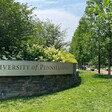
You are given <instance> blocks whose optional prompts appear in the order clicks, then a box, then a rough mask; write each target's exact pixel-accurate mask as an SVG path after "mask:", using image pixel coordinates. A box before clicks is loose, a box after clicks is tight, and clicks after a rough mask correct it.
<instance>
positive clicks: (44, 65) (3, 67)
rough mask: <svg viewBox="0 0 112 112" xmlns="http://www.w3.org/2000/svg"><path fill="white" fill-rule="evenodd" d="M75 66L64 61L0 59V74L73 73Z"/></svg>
mask: <svg viewBox="0 0 112 112" xmlns="http://www.w3.org/2000/svg"><path fill="white" fill-rule="evenodd" d="M75 71H76V66H75V64H73V63H64V62H38V61H9V60H7V61H6V60H1V61H0V76H36V75H61V74H62V75H64V74H74V73H75Z"/></svg>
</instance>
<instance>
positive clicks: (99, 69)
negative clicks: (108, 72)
mask: <svg viewBox="0 0 112 112" xmlns="http://www.w3.org/2000/svg"><path fill="white" fill-rule="evenodd" d="M98 51H99V52H98V73H99V74H100V47H99V49H98Z"/></svg>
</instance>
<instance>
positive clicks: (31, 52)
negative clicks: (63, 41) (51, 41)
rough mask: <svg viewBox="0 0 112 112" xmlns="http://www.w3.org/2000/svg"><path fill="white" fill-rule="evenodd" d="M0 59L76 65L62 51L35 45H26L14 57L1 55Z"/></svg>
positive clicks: (52, 47) (69, 54) (72, 57)
mask: <svg viewBox="0 0 112 112" xmlns="http://www.w3.org/2000/svg"><path fill="white" fill-rule="evenodd" d="M5 54H6V53H5ZM1 59H3V60H30V61H31V60H32V61H33V60H35V61H55V62H72V63H77V61H76V59H75V57H74V56H73V55H72V54H71V53H69V52H66V51H65V50H64V49H56V48H55V47H54V46H51V47H46V48H44V47H43V46H40V45H37V44H33V45H32V46H31V45H29V44H28V45H27V46H25V47H24V48H23V49H22V50H21V51H20V52H18V53H17V54H16V55H2V58H1Z"/></svg>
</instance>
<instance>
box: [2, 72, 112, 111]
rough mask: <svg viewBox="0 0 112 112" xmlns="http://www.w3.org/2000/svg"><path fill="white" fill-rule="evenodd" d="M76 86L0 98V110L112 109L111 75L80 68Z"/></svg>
mask: <svg viewBox="0 0 112 112" xmlns="http://www.w3.org/2000/svg"><path fill="white" fill-rule="evenodd" d="M80 76H81V80H82V82H81V84H80V85H79V86H77V87H73V88H70V89H68V90H63V91H60V92H56V93H50V94H46V95H43V96H32V97H22V98H16V99H8V100H0V112H112V106H111V104H112V98H111V97H112V77H110V78H109V77H108V76H107V75H98V74H96V73H95V72H89V71H81V72H80Z"/></svg>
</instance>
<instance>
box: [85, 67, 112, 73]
mask: <svg viewBox="0 0 112 112" xmlns="http://www.w3.org/2000/svg"><path fill="white" fill-rule="evenodd" d="M86 70H89V71H91V68H87V69H86ZM92 72H97V73H98V70H97V69H95V70H94V71H92ZM100 73H101V74H108V71H106V70H103V69H101V70H100ZM111 75H112V71H111Z"/></svg>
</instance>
